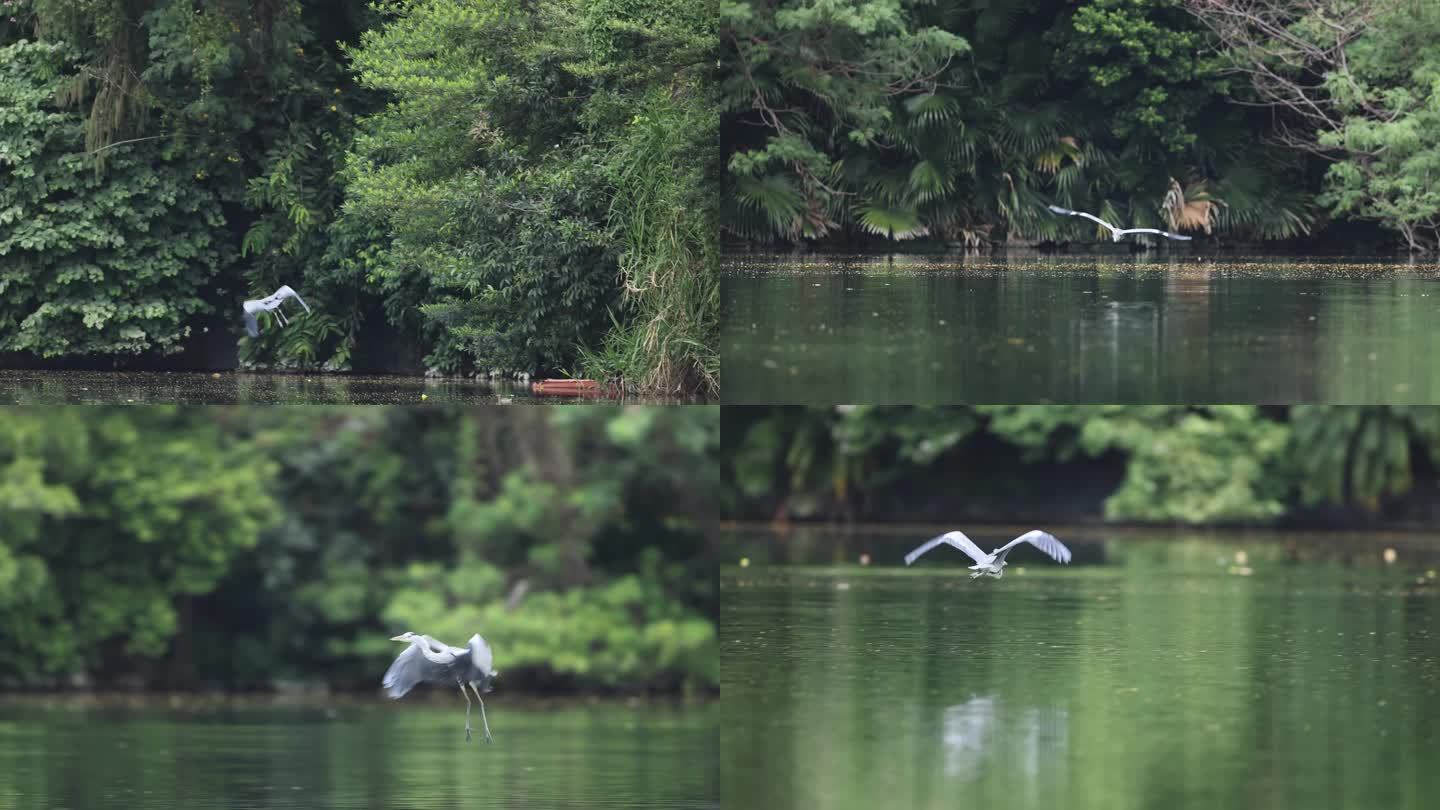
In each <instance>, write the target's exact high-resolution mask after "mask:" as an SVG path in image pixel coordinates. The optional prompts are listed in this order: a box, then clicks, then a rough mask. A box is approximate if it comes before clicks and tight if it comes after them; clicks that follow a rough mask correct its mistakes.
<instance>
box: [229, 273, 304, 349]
mask: <svg viewBox="0 0 1440 810" xmlns="http://www.w3.org/2000/svg"><path fill="white" fill-rule="evenodd" d="M286 298H294V299H295V300H296V301H299V302H300V306H302V307H305V311H306V312H309V311H310V305H309V304H306V303H305V299H304V298H301V297H300V293H297V292H295V291H294V290H292V289H290V285H289V284H283V285H281V286H280V289H278V290H276V291H275V293H274V294H273V295H271V296H269V297H268V298H261V299H260V300H258V301H246V302H245V303H244V304H243V305H242V306H243V307H244V309H245V331H246V333H248V334H249V335H250V337H252V338H258V337H260V323H259V321H257V320H255V313H257V312H274V313H275V320H277V321H279V322H280V325H281V326H287V325H289V323H290V319H289V318H287V317H285V313H284V312H283V311H281V309H280V304H281V302H283V301H284V300H285V299H286Z"/></svg>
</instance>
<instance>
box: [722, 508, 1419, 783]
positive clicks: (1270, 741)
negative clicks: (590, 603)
mask: <svg viewBox="0 0 1440 810" xmlns="http://www.w3.org/2000/svg"><path fill="white" fill-rule="evenodd" d="M1007 536H1008V535H1007ZM976 539H977V540H982V538H981V537H977V538H976ZM994 539H995V538H992V537H988V536H987V537H984V538H983V540H982V542H981V545H982V546H986V547H987V548H988V547H989V544H990V542H991V541H993V540H994ZM1274 539H1275V540H1277V541H1283V542H1277V543H1265V542H1261V541H1257V540H1255V539H1253V538H1252V539H1247V540H1245V541H1244V542H1228V543H1217V542H1211V541H1206V540H1194V539H1192V540H1176V541H1166V542H1122V541H1106V540H1103V539H1102V540H1098V541H1095V542H1092V543H1085V544H1074V545H1075V550H1076V562H1075V564H1074V565H1071V566H1068V567H1061V566H1058V565H1056V564H1054V563H1050V562H1048V561H1046V560H1044V559H1043V558H1039V559H1037V555H1035V554H1033V553H1032V554H1029V555H1027V556H1026V557H1024V558H1020V557H1018V556H1012V558H1011V561H1012V566H1011V568H1009V569H1007V572H1008V573H1007V574H1006V575H1005V577H1004V578H1003V579H1001V580H989V579H986V580H979V581H973V582H972V581H971V580H970V579H969V578H968V576H967V575H968V572H966V571H964V570H963V565H964V564H965V563H964V562H963V559H964V558H959V559H957V557H959V556H960V555H959V554H958V552H955V553H952V554H944V553H943V552H946V551H948V550H947V549H944V548H942V549H939V550H937V552H935V554H937V556H935V557H934V558H931V557H927V558H925V559H924V560H923V561H922V564H921V565H920V566H918V567H917V568H912V569H903V568H894V567H887V568H880V567H869V568H861V567H859V566H855V565H848V566H829V567H824V568H818V567H788V566H770V565H765V564H761V563H757V562H755V561H752V562H751V565H750V567H748V568H739V567H738V566H732V567H728V568H727V569H726V570H725V571H724V573H723V574H722V577H721V593H722V605H723V606H722V617H721V618H722V626H723V628H724V632H723V634H722V648H721V654H722V659H721V660H722V690H723V705H724V711H723V722H722V727H721V728H722V730H721V751H722V754H721V760H722V762H721V775H722V780H723V783H724V785H725V802H726V806H728V807H737V808H738V807H745V808H750V807H755V808H762V807H765V808H768V807H775V808H780V807H797V808H798V807H804V808H811V809H812V810H844V809H849V808H854V809H855V810H875V809H876V808H913V809H915V810H923V809H924V808H947V809H948V808H957V807H974V808H1044V809H1045V810H1053V808H1106V809H1107V810H1124V809H1125V808H1157V807H1160V808H1166V810H1188V809H1189V808H1232V807H1233V808H1240V807H1256V808H1259V807H1264V808H1357V809H1358V808H1366V809H1368V808H1379V807H1384V808H1421V807H1426V808H1428V807H1434V806H1435V797H1436V796H1440V767H1436V766H1437V765H1440V723H1437V722H1436V718H1437V717H1440V581H1437V579H1436V578H1435V576H1434V573H1433V568H1429V566H1431V565H1433V564H1434V562H1435V555H1434V552H1433V551H1431V552H1428V556H1427V555H1426V554H1420V553H1419V552H1413V551H1411V550H1409V549H1407V548H1404V547H1402V548H1401V549H1400V550H1399V551H1400V558H1399V560H1398V561H1397V562H1396V563H1395V564H1394V565H1386V564H1385V563H1384V562H1382V561H1381V556H1380V555H1381V552H1380V548H1379V547H1378V546H1375V545H1372V546H1370V547H1369V548H1368V549H1363V550H1357V549H1355V548H1354V547H1350V548H1347V549H1346V550H1344V551H1342V552H1341V553H1338V554H1334V555H1327V554H1318V553H1312V552H1311V551H1310V550H1308V549H1305V548H1303V547H1301V548H1297V547H1296V546H1295V543H1296V542H1302V541H1300V540H1293V541H1292V539H1291V538H1281V537H1276V538H1274ZM1305 540H1306V541H1308V540H1310V538H1306V539H1305ZM846 545H847V547H848V548H851V549H852V550H853V548H854V546H853V541H847V544H846ZM860 545H862V546H865V547H868V548H869V551H868V552H867V553H871V554H873V555H874V556H875V559H877V560H881V559H884V560H888V559H890V558H891V557H895V556H898V555H899V554H901V553H903V550H908V548H909V546H910V545H911V543H910V542H909V541H905V542H897V541H886V542H883V543H882V542H878V541H877V542H871V543H866V542H864V541H861V543H860ZM902 546H903V547H904V548H903V549H902ZM1237 555H1240V556H1237ZM772 556H780V557H783V556H785V552H776V553H775V554H774V555H772ZM847 556H848V555H847ZM1412 558H1419V559H1412ZM849 559H851V560H853V559H855V557H854V556H849ZM1407 562H1408V563H1409V564H1407ZM1021 569H1023V570H1021Z"/></svg>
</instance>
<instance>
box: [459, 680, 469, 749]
mask: <svg viewBox="0 0 1440 810" xmlns="http://www.w3.org/2000/svg"><path fill="white" fill-rule="evenodd" d="M460 694H462V695H464V696H465V742H470V693H469V692H466V691H465V684H463V683H462V684H460Z"/></svg>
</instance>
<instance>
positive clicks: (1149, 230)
mask: <svg viewBox="0 0 1440 810" xmlns="http://www.w3.org/2000/svg"><path fill="white" fill-rule="evenodd" d="M1117 233H1120V234H1127V233H1158V234H1160V235H1161V236H1166V237H1169V238H1171V239H1178V240H1180V241H1182V242H1189V241H1190V238H1191V237H1188V236H1181V235H1180V234H1178V233H1170V232H1169V231H1160V230H1156V229H1155V228H1126V229H1125V230H1123V231H1117Z"/></svg>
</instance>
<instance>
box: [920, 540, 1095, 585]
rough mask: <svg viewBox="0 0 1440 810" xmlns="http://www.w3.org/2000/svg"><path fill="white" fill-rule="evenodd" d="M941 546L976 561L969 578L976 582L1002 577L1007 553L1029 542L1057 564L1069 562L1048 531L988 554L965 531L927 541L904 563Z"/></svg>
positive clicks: (1012, 542)
mask: <svg viewBox="0 0 1440 810" xmlns="http://www.w3.org/2000/svg"><path fill="white" fill-rule="evenodd" d="M942 543H943V544H945V545H947V546H954V547H955V548H958V549H960V550H961V551H963V552H965V553H966V554H969V555H970V558H971V559H972V560H974V561H975V564H974V565H972V566H970V570H971V571H974V572H975V573H973V574H971V575H970V578H971V579H975V578H976V577H981V576H986V577H994V578H995V579H999V578H1000V577H1002V576H1004V574H1005V566H1006V564H1007V563H1006V562H1005V558H1006V557H1007V556H1008V555H1009V554H1010V549H1012V548H1015V547H1016V546H1018V545H1020V544H1021V543H1029V544H1030V545H1032V546H1034V547H1036V548H1038V549H1040V550H1041V551H1043V552H1045V553H1046V554H1048V555H1050V557H1051V558H1052V559H1054V560H1055V561H1056V562H1061V563H1068V562H1070V549H1068V548H1066V547H1065V544H1064V543H1062V542H1060V541H1059V540H1056V539H1055V536H1054V535H1052V534H1049V533H1048V532H1042V531H1040V530H1039V529H1033V530H1031V531H1028V532H1026V533H1024V534H1022V535H1020V536H1019V537H1017V538H1015V539H1014V540H1011V541H1010V542H1008V543H1006V544H1005V545H1003V546H1001V547H1000V548H997V549H995V550H994V551H992V552H990V553H989V554H986V553H985V552H983V551H981V550H980V547H979V546H977V545H975V541H974V540H971V539H970V538H968V537H966V536H965V533H964V532H958V531H956V532H946V533H945V534H942V535H940V536H939V537H932V538H931V539H929V540H926V541H925V542H924V543H922V544H921V545H920V547H919V548H917V549H915V550H914V551H912V552H910V553H909V554H906V555H905V564H906V565H910V564H911V563H913V562H915V560H917V559H919V557H920V555H922V554H924V553H925V552H927V551H929V550H930V549H932V548H935V547H936V546H938V545H941V544H942Z"/></svg>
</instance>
